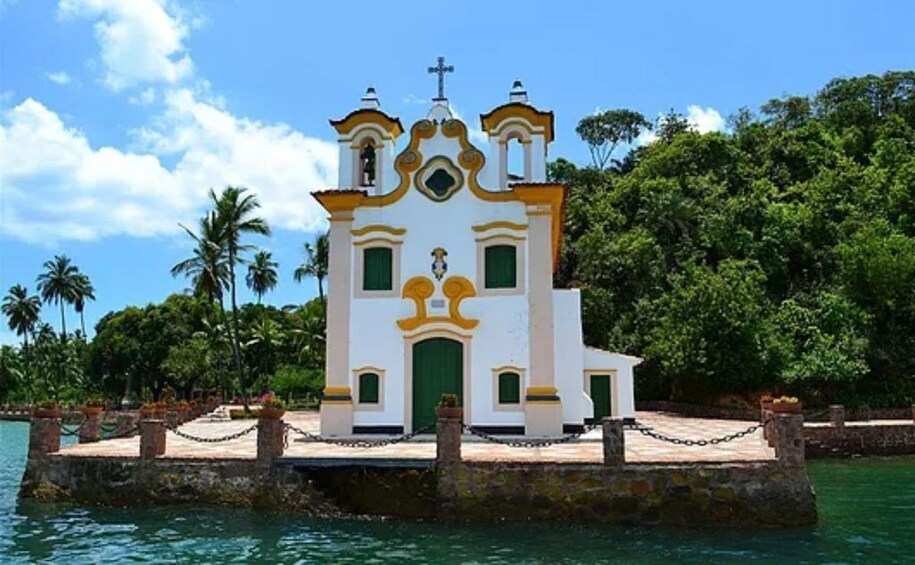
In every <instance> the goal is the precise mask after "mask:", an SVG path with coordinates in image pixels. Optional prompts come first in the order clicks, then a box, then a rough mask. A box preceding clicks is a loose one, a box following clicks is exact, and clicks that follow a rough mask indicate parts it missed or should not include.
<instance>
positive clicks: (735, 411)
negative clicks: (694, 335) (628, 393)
mask: <svg viewBox="0 0 915 565" xmlns="http://www.w3.org/2000/svg"><path fill="white" fill-rule="evenodd" d="M635 408H636V410H644V411H648V412H672V413H674V414H680V415H682V416H688V417H690V418H709V419H713V420H751V421H752V420H757V419H759V409H757V408H738V407H733V408H730V407H721V406H703V405H701V404H689V403H686V402H672V401H669V400H638V401H636V403H635ZM845 419H846V420H847V421H849V422H866V421H869V420H911V419H912V409H911V408H910V407H908V406H906V407H901V408H867V407H858V408H846V410H845ZM804 420H805V421H807V422H828V421H829V413H828V410H826V409H819V410H818V409H810V410H805V411H804Z"/></svg>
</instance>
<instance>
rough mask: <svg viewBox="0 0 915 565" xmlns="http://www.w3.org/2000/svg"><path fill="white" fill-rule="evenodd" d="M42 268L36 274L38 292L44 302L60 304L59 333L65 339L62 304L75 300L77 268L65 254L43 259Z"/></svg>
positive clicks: (65, 325)
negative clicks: (42, 269)
mask: <svg viewBox="0 0 915 565" xmlns="http://www.w3.org/2000/svg"><path fill="white" fill-rule="evenodd" d="M44 270H45V272H44V273H42V274H40V275H38V292H40V293H41V299H42V300H44V302H45V303H49V302H56V303H57V304H59V305H60V335H61V340H62V341H66V339H67V318H66V316H65V314H64V304H65V303H66V304H72V303H73V302H74V301H75V300H76V288H77V284H78V283H77V280H78V279H79V277H80V273H79V269H77V268H76V267H75V266H74V265H71V264H70V258H69V257H67V256H66V255H55V256H54V260H53V261H45V263H44Z"/></svg>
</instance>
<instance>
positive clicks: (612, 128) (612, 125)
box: [575, 110, 651, 169]
mask: <svg viewBox="0 0 915 565" xmlns="http://www.w3.org/2000/svg"><path fill="white" fill-rule="evenodd" d="M645 129H651V122H649V121H648V120H646V119H645V116H643V115H642V114H639V113H638V112H633V111H632V110H606V111H604V112H599V113H596V114H592V115H590V116H586V117H584V118H582V119H581V121H579V122H578V126H577V127H576V128H575V133H577V134H578V135H579V137H581V139H582V141H584V142H585V143H587V144H588V150H589V151H590V152H591V159H592V161H593V163H594V166H595V167H597V168H599V169H603V168H604V167H605V166H606V164H607V162H608V161H609V160H610V157H611V155H612V154H613V152H614V151H615V150H616V148H617V147H619V146H620V144H622V143H632V142H633V141H634V140H635V138H637V137H638V136H639V134H640V133H641V132H642V130H645Z"/></svg>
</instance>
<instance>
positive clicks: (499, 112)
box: [480, 102, 554, 143]
mask: <svg viewBox="0 0 915 565" xmlns="http://www.w3.org/2000/svg"><path fill="white" fill-rule="evenodd" d="M510 118H517V119H521V120H524V121H526V122H527V123H529V124H530V125H532V126H534V127H540V128H543V130H544V136H545V137H546V140H547V143H549V142H551V141H553V135H554V134H553V112H544V111H541V110H537V109H535V108H534V107H532V106H530V105H528V104H522V103H520V102H510V103H508V104H503V105H501V106H499V107H497V108H494V109H493V110H492V111H490V112H489V113H487V114H480V124H481V125H482V126H483V131H485V132H487V133H492V132H493V131H494V130H496V129H498V127H499V125H500V124H501V123H502V122H504V121H505V120H508V119H510Z"/></svg>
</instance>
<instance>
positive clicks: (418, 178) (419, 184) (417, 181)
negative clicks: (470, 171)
mask: <svg viewBox="0 0 915 565" xmlns="http://www.w3.org/2000/svg"><path fill="white" fill-rule="evenodd" d="M436 164H440V165H441V167H443V168H444V169H447V170H448V171H449V172H450V173H451V176H453V177H455V181H456V182H455V183H454V186H452V187H451V188H450V189H448V192H446V193H445V194H444V195H443V196H439V195H437V194H435V193H434V192H433V191H432V189H431V188H429V187H428V186H426V179H425V178H424V177H425V176H426V175H427V174H429V170H430V169H432V168H434V167H436ZM413 184H414V185H415V186H416V188H417V190H419V191H420V192H422V193H423V194H425V195H426V196H427V197H428V198H429V199H430V200H432V201H434V202H444V201H446V200H448V199H449V198H451V197H452V196H454V194H455V193H456V192H457V191H459V190H460V189H461V187H462V186H463V185H464V173H462V172H461V169H459V168H458V167H457V166H456V165H455V164H454V163H453V162H452V161H451V159H449V158H448V157H445V156H444V155H436V156H435V157H433V158H431V159H429V160H428V161H426V163H425V164H424V165H423V166H422V168H421V169H420V170H419V171H417V172H416V174H415V175H413Z"/></svg>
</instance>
